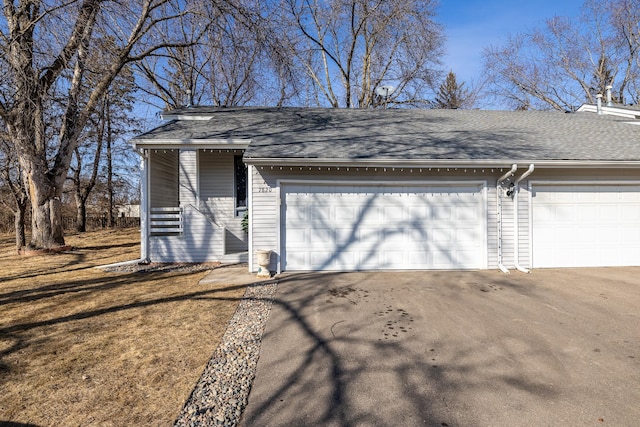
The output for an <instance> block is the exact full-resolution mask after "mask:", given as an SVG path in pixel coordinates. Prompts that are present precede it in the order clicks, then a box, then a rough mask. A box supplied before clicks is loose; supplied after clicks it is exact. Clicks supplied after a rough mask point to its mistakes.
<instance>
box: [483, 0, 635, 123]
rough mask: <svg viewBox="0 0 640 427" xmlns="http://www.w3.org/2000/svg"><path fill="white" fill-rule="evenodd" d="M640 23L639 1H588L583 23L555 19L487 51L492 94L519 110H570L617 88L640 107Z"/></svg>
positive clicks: (621, 97)
mask: <svg viewBox="0 0 640 427" xmlns="http://www.w3.org/2000/svg"><path fill="white" fill-rule="evenodd" d="M638 18H640V1H638V0H605V1H600V0H587V1H586V2H585V4H584V6H583V11H582V14H581V16H580V17H579V18H578V19H570V18H567V17H554V18H550V19H548V20H547V21H546V25H545V26H544V27H543V28H540V29H536V30H534V31H531V32H527V33H520V34H516V35H514V36H511V37H510V38H509V39H508V40H507V42H506V43H505V44H503V45H502V46H497V47H495V46H492V47H488V48H486V49H485V52H484V60H485V71H486V74H487V75H488V76H489V78H490V82H491V84H492V92H493V93H494V94H496V96H497V97H498V99H499V100H501V101H506V102H507V103H509V104H511V105H512V106H514V107H526V108H540V109H546V108H553V109H556V110H571V109H573V108H574V107H576V106H578V105H580V104H582V103H583V102H589V103H593V102H595V95H596V94H597V93H603V90H604V89H605V88H606V86H607V85H612V86H613V92H614V93H615V94H616V100H617V101H618V102H633V103H635V102H637V101H638V91H637V89H636V88H637V84H638V78H639V77H640V75H639V71H640V68H639V67H640V63H639V57H638V48H640V44H639V40H638V32H639V30H640V27H639V24H638V22H639V21H638Z"/></svg>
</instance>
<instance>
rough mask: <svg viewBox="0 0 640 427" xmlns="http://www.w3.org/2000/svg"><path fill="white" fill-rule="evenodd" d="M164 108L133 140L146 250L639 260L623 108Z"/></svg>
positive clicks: (392, 262) (346, 262)
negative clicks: (617, 111) (159, 119)
mask: <svg viewBox="0 0 640 427" xmlns="http://www.w3.org/2000/svg"><path fill="white" fill-rule="evenodd" d="M163 118H164V119H166V120H168V122H167V123H166V124H164V125H162V126H159V127H158V128H156V129H153V130H151V131H150V132H147V133H145V134H143V135H140V136H138V137H136V138H134V139H133V140H132V143H133V144H134V145H135V147H136V149H137V150H138V151H139V152H140V153H141V154H142V156H143V161H142V165H143V177H142V195H143V200H142V207H143V214H142V257H143V258H144V259H149V260H151V261H164V262H176V261H181V262H187V261H211V260H222V261H227V262H232V261H243V260H246V261H248V262H249V268H250V270H251V271H256V269H257V265H256V256H255V253H256V250H258V249H263V250H272V251H273V254H272V256H271V265H270V269H271V270H272V271H276V272H280V271H309V270H314V271H315V270H337V271H353V270H394V269H397V270H411V269H493V268H496V269H497V268H499V269H501V270H503V271H505V272H506V271H509V270H512V269H519V270H522V271H528V269H530V268H544V267H588V266H637V265H640V127H639V126H637V124H640V122H637V121H635V118H633V117H628V116H626V115H611V114H594V113H592V112H576V113H559V112H544V111H483V110H473V111H462V110H399V109H387V110H353V109H352V110H347V109H308V108H211V107H193V108H185V109H179V110H175V111H173V112H170V113H167V114H165V115H164V117H163ZM245 214H248V229H247V231H246V232H245V231H244V230H243V227H242V220H243V218H244V217H245ZM249 255H250V256H249Z"/></svg>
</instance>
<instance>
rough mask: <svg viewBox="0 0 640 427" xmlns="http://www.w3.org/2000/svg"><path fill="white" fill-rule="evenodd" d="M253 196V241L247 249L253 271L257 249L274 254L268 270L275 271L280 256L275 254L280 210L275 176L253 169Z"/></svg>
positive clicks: (255, 264) (255, 266) (255, 267)
mask: <svg viewBox="0 0 640 427" xmlns="http://www.w3.org/2000/svg"><path fill="white" fill-rule="evenodd" d="M252 178H253V179H252V181H253V188H252V191H253V195H252V200H251V203H252V206H251V210H252V214H253V218H252V221H251V223H252V224H251V226H252V229H251V232H252V233H253V234H252V239H253V242H252V244H253V247H252V248H249V250H250V254H249V255H250V256H251V257H253V264H254V270H257V261H256V258H255V252H256V250H257V249H270V250H273V251H274V252H275V255H274V256H272V257H271V266H270V267H269V268H270V270H272V271H273V270H275V269H276V265H277V259H278V257H279V256H280V254H279V253H277V248H278V227H279V224H278V210H279V209H280V206H279V203H278V202H279V201H278V199H277V191H276V186H277V182H276V177H275V175H271V176H269V175H267V174H265V173H262V171H261V169H260V168H259V167H256V168H253V177H252Z"/></svg>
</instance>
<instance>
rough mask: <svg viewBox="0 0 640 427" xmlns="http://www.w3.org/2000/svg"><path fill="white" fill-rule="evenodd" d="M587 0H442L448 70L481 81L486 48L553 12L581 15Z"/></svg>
mask: <svg viewBox="0 0 640 427" xmlns="http://www.w3.org/2000/svg"><path fill="white" fill-rule="evenodd" d="M583 3H584V0H529V1H522V0H440V5H439V7H438V10H437V17H436V20H437V21H438V22H440V23H441V24H442V25H444V31H445V35H446V37H447V44H446V50H447V54H446V56H445V58H444V59H443V65H444V67H445V69H446V70H449V69H451V70H453V72H454V73H456V76H457V77H458V81H459V82H460V81H464V82H468V83H469V84H470V83H472V82H474V81H477V80H478V79H479V77H480V74H481V69H482V49H483V48H485V47H487V46H490V45H500V44H501V43H502V42H503V41H504V40H506V37H507V36H508V35H509V34H515V33H518V32H522V31H526V30H530V29H532V28H537V27H539V26H541V25H543V24H544V20H545V19H546V18H550V17H552V16H556V15H559V16H571V17H577V16H578V15H579V13H580V8H581V6H582V4H583Z"/></svg>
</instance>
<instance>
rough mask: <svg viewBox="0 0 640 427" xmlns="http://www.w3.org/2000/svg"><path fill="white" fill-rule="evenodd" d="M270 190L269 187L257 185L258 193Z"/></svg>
mask: <svg viewBox="0 0 640 427" xmlns="http://www.w3.org/2000/svg"><path fill="white" fill-rule="evenodd" d="M272 191H273V188H271V187H258V193H271V192H272Z"/></svg>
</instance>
